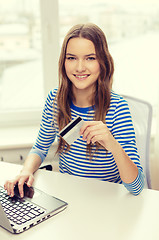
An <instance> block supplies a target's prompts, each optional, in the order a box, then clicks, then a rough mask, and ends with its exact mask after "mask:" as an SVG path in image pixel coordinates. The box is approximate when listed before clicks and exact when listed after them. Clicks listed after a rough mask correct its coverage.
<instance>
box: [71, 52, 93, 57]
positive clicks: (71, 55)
mask: <svg viewBox="0 0 159 240" xmlns="http://www.w3.org/2000/svg"><path fill="white" fill-rule="evenodd" d="M66 55H70V56H76V55H75V54H72V53H66ZM92 55H93V56H96V54H95V53H90V54H87V55H85V57H89V56H92Z"/></svg>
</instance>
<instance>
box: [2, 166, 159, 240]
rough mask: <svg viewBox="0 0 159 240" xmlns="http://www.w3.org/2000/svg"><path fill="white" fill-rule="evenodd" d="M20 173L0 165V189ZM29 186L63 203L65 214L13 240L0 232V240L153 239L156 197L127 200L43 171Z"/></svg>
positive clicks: (146, 194)
mask: <svg viewBox="0 0 159 240" xmlns="http://www.w3.org/2000/svg"><path fill="white" fill-rule="evenodd" d="M20 168H21V166H19V165H14V164H9V163H0V183H1V184H2V183H4V181H5V179H8V178H12V177H14V175H16V174H18V172H19V170H20ZM34 186H36V187H39V188H40V189H41V190H43V191H45V192H47V193H49V194H51V195H54V196H56V197H58V198H61V199H63V200H65V201H67V202H68V204H69V205H68V207H67V209H66V210H64V211H63V212H61V213H59V214H58V215H56V216H53V217H51V218H50V219H48V220H46V221H44V222H42V223H40V224H38V225H36V226H34V227H33V228H31V229H29V230H28V231H26V232H24V233H21V234H18V235H13V234H11V233H9V232H8V231H6V230H4V229H3V228H0V239H2V240H12V239H18V240H19V239H22V240H38V239H46V238H47V239H52V240H89V239H90V240H94V239H103V240H107V239H108V240H147V239H149V240H158V239H159V221H158V217H159V191H155V190H147V189H145V190H144V191H143V192H142V193H141V194H140V195H139V196H133V195H131V194H130V193H128V192H127V190H126V189H125V188H124V186H122V185H118V184H113V183H108V182H102V181H99V180H94V179H85V178H79V177H74V176H70V175H66V174H61V173H57V172H49V171H45V170H39V171H38V172H37V173H36V174H35V183H34Z"/></svg>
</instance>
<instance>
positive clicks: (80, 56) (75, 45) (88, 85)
mask: <svg viewBox="0 0 159 240" xmlns="http://www.w3.org/2000/svg"><path fill="white" fill-rule="evenodd" d="M65 70H66V74H67V77H68V78H69V80H70V81H71V82H72V84H73V85H72V86H73V92H74V94H76V92H77V91H78V92H79V90H80V91H83V92H84V93H85V94H86V93H87V91H88V93H90V92H92V91H93V90H94V86H95V85H96V81H97V79H98V77H99V74H100V65H99V62H98V61H97V57H96V52H95V47H94V44H93V42H92V41H90V40H87V39H85V38H72V39H70V40H69V42H68V45H67V49H66V59H65Z"/></svg>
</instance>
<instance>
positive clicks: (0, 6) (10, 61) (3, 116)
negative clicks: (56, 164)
mask: <svg viewBox="0 0 159 240" xmlns="http://www.w3.org/2000/svg"><path fill="white" fill-rule="evenodd" d="M57 5H58V4H57V1H55V3H53V2H52V1H51V0H46V1H42V0H12V1H11V2H10V1H9V0H6V1H5V2H4V1H2V0H0V124H1V125H2V126H3V125H10V124H13V125H14V124H17V123H18V124H24V123H26V124H28V123H29V122H30V123H31V122H34V121H37V120H38V121H39V119H40V113H41V109H42V107H43V104H44V99H45V97H46V95H47V94H48V92H49V90H51V88H53V87H55V86H57V82H58V81H57V67H56V64H54V63H55V61H56V62H57V57H56V56H57V55H58V50H59V49H58V31H57V29H58V26H57V28H52V27H51V25H52V24H53V23H54V19H58V15H57V14H58V11H57ZM54 11H55V14H52V13H53V12H54ZM48 14H49V15H48ZM50 22H51V23H50ZM57 22H58V21H57ZM54 34H55V35H56V37H55V40H54ZM55 42H56V46H55V44H54V43H55ZM53 76H54V78H53ZM44 79H45V80H44ZM50 79H51V80H50Z"/></svg>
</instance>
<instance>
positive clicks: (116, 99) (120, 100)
mask: <svg viewBox="0 0 159 240" xmlns="http://www.w3.org/2000/svg"><path fill="white" fill-rule="evenodd" d="M112 104H113V105H114V104H115V105H119V104H127V101H126V100H125V99H124V97H123V96H122V95H120V94H118V93H116V92H114V91H113V90H111V95H110V105H112Z"/></svg>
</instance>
